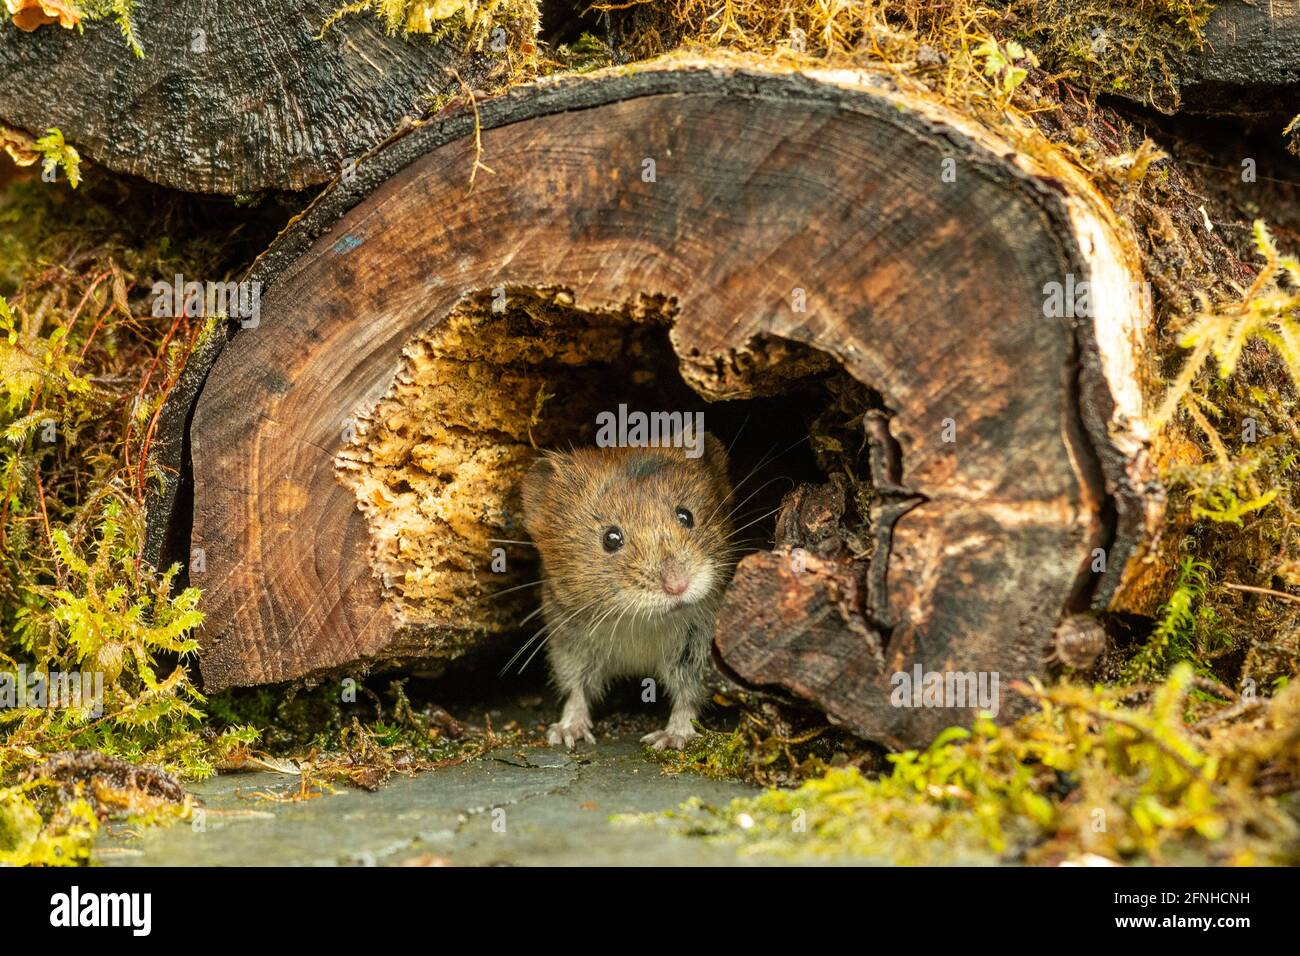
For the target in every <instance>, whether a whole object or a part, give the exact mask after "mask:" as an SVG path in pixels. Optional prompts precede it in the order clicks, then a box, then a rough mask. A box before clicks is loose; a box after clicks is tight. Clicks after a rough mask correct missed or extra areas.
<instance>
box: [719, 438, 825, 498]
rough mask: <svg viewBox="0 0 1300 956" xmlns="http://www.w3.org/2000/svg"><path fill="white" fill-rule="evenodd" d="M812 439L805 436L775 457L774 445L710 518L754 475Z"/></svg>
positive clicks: (733, 488)
mask: <svg viewBox="0 0 1300 956" xmlns="http://www.w3.org/2000/svg"><path fill="white" fill-rule="evenodd" d="M810 437H811V436H809V435H805V436H804V437H803V438H800V439H799V440H798V441H796V442H795V443H794V444H792V445H789V446H787V447H786V448H784V449H783V450H781V451H779V452H777V453H776V454H775V455H773V454H772V451H773V449H775V448H776V446H775V445H773V446H772V448H769V449H768V450H767V451H766V452H764V454H763V456H762V457H761V458H760V459H759V460H758V463H757V464H756V465H754V467H753V468H751V469H749V473H748V474H747V475H745V477H744V478H741V479H740V481H738V482H736V483H735V484H734V485H733V486H732V488H731V491H729V492H728V493H727V495H726V497H724V498H723V499H722V500H721V501H720V502H718V506H717V507H716V508H714V509H713V512H712V513H711V514H710V515H709V518H710V519H711V518H712V517H713V515H715V514H717V513H718V510H719V509H720V508H721V507H722V506H723V505H724V504H726V503H727V499H728V498H730V497H731V496H732V495H734V494H735V493H736V492H737V491H739V490H740V488H741V486H742V485H744V483H745V482H747V481H749V479H750V478H753V477H754V475H755V474H756V473H757V472H758V471H759V469H761V468H763V467H765V466H766V465H769V464H771V463H772V462H774V461H776V460H777V459H778V458H781V457H783V456H785V455H788V454H789V453H790V452H791V451H793V450H794V449H795V448H798V447H799V446H800V445H802V444H803V443H804V442H806V441H808V439H809V438H810Z"/></svg>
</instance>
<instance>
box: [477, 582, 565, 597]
mask: <svg viewBox="0 0 1300 956" xmlns="http://www.w3.org/2000/svg"><path fill="white" fill-rule="evenodd" d="M549 580H550V578H538V579H537V580H536V581H529V582H528V583H527V584H516V585H515V586H514V587H512V588H502V589H501V590H500V591H493V592H492V593H491V594H489V595H487V596H488V597H490V598H499V597H500V596H501V595H503V594H509V593H510V592H511V591H522V590H523V589H524V588H535V587H537V585H539V584H545V583H546V582H547V581H549Z"/></svg>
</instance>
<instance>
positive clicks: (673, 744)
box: [641, 728, 700, 750]
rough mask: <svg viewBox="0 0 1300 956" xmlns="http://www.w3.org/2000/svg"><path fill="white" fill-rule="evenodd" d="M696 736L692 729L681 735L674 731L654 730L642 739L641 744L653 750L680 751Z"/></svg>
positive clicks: (696, 733) (697, 734)
mask: <svg viewBox="0 0 1300 956" xmlns="http://www.w3.org/2000/svg"><path fill="white" fill-rule="evenodd" d="M698 736H700V735H699V733H698V732H697V731H696V730H695V729H694V728H692V729H690V730H687V731H685V732H682V733H678V732H677V731H674V730H656V731H655V732H654V733H652V734H646V735H645V736H644V737H642V738H641V743H643V744H649V745H650V746H651V747H653V748H654V749H655V750H682V749H684V748H685V747H686V744H687V742H689V741H691V740H694V739H695V738H696V737H698Z"/></svg>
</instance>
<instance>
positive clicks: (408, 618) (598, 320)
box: [334, 287, 879, 668]
mask: <svg viewBox="0 0 1300 956" xmlns="http://www.w3.org/2000/svg"><path fill="white" fill-rule="evenodd" d="M674 317H675V309H674V307H673V305H672V303H671V301H670V300H668V299H667V298H665V297H663V296H660V295H653V294H642V295H638V296H635V297H633V298H632V299H630V300H629V301H628V302H627V303H625V304H624V305H623V306H622V307H621V308H618V309H595V310H587V309H583V308H581V307H579V306H578V305H577V304H576V303H575V301H574V296H573V293H572V291H571V290H567V289H524V288H516V287H511V288H506V287H498V288H497V289H493V290H482V291H480V292H477V293H473V294H471V295H469V296H467V297H466V298H465V299H464V300H463V301H462V302H460V303H458V304H457V305H456V307H454V308H453V309H452V310H451V312H450V314H449V315H448V316H447V318H446V319H445V320H444V321H442V322H440V323H438V324H437V325H436V326H435V327H434V328H433V329H432V330H430V331H428V332H424V333H421V334H419V335H417V336H415V337H414V338H413V339H412V340H411V341H410V342H408V343H407V344H406V345H405V346H404V348H403V350H402V352H403V359H402V364H401V368H400V370H399V371H398V373H397V374H396V375H395V376H394V378H393V382H392V385H391V386H390V387H389V388H388V390H387V391H386V393H385V394H384V396H383V397H382V398H381V399H380V400H379V401H378V403H376V404H373V405H368V406H365V407H359V408H358V409H356V412H355V414H354V415H353V416H352V417H351V418H349V419H348V420H346V421H345V422H344V423H343V428H342V433H343V434H342V438H343V447H342V449H341V450H340V451H339V453H338V455H337V456H336V458H335V462H334V467H335V473H336V477H337V478H338V480H339V481H340V482H341V483H342V484H343V485H344V486H345V487H347V488H348V489H350V490H351V491H352V492H353V494H354V495H355V496H356V501H357V507H358V508H359V509H360V511H361V513H362V514H363V515H364V516H365V519H366V527H367V531H368V538H369V557H370V562H371V566H372V567H373V568H374V572H375V576H376V578H377V579H378V580H379V582H380V584H381V586H382V589H383V593H384V599H385V602H386V604H387V606H388V610H389V613H390V614H391V615H392V619H393V621H394V623H395V626H396V627H398V628H401V629H404V630H408V631H411V632H412V633H415V632H421V631H424V632H430V633H433V634H437V635H439V637H440V640H439V642H438V643H439V647H440V654H441V655H442V656H444V657H445V658H447V659H451V658H454V657H456V656H458V655H460V654H462V653H465V652H469V651H473V652H475V659H476V660H482V659H492V658H495V657H499V656H501V655H502V654H504V653H505V651H506V650H509V649H512V648H513V638H514V636H515V633H514V632H515V631H516V630H517V627H518V625H519V623H520V621H521V620H523V619H526V618H527V617H528V612H530V611H531V610H533V609H535V607H536V604H537V591H536V589H535V587H534V586H533V585H532V583H531V582H533V581H535V580H536V579H537V578H538V566H537V563H536V561H535V558H534V555H533V552H532V549H531V546H529V545H528V544H527V543H526V541H525V540H524V535H525V533H524V531H523V524H522V519H521V514H520V510H519V501H518V488H519V484H520V480H521V479H522V476H523V473H524V471H525V470H526V469H527V467H528V465H529V464H530V463H531V461H532V460H533V458H534V457H535V455H536V454H537V451H536V449H541V448H553V449H563V448H568V447H576V446H583V445H590V444H592V441H593V436H594V435H595V432H596V424H595V423H596V420H597V415H598V414H600V413H603V412H609V413H614V414H617V409H618V407H619V406H624V407H625V408H626V409H627V411H628V412H631V413H636V412H645V413H647V414H651V413H655V412H668V413H670V414H678V415H693V414H695V413H696V412H699V413H700V414H702V415H703V416H704V418H703V421H704V423H705V427H706V428H707V429H708V430H709V431H711V432H712V433H714V434H716V435H718V436H719V437H720V438H722V439H723V440H724V441H725V442H726V443H727V444H728V445H729V447H730V456H731V459H732V461H733V463H734V466H735V467H734V469H733V470H734V471H735V474H734V476H733V480H734V481H736V482H737V484H738V487H737V489H736V491H737V493H736V497H735V498H734V499H733V501H732V503H731V506H732V507H735V508H737V513H738V520H737V522H736V523H737V525H738V526H745V533H744V536H743V540H745V541H747V542H750V545H749V548H748V550H751V551H758V550H763V549H765V548H766V547H770V545H771V542H772V538H773V535H774V533H775V527H776V524H777V517H776V515H777V512H778V511H779V510H781V509H780V504H781V501H782V498H783V497H784V496H785V495H786V494H787V493H788V492H790V491H791V490H792V489H795V488H801V487H813V486H816V485H819V484H820V483H822V482H824V481H826V480H828V474H838V475H839V478H838V479H836V480H837V481H847V480H849V479H848V475H849V474H852V473H857V474H860V475H863V476H864V477H865V475H866V474H867V471H868V465H867V462H866V456H865V454H864V453H862V445H863V443H862V435H861V425H860V422H861V416H862V414H863V411H864V409H865V408H867V407H868V406H869V405H875V404H878V401H879V400H878V398H877V397H875V396H874V395H873V394H872V393H871V392H870V390H869V389H867V388H865V387H864V386H862V385H860V384H859V383H857V382H854V381H853V379H852V378H850V377H849V376H848V375H847V374H845V373H844V371H843V370H842V369H841V368H839V367H838V366H837V365H836V363H835V362H834V360H833V359H832V358H831V357H830V356H828V355H825V354H824V353H818V352H816V351H815V350H811V349H808V348H806V347H803V346H800V345H798V344H797V343H790V342H775V341H774V342H771V343H768V344H767V347H766V348H764V349H762V351H763V353H764V354H765V356H766V357H765V359H764V361H763V362H762V363H757V364H755V365H753V366H752V367H751V368H749V369H748V370H746V372H744V373H742V374H741V375H740V376H738V379H737V394H736V397H733V398H732V399H730V400H728V401H724V402H709V401H707V400H706V399H705V398H703V397H701V396H700V395H698V394H697V393H696V392H695V391H693V390H692V389H691V388H690V387H689V386H688V385H687V384H686V382H685V380H684V379H683V378H682V376H681V373H680V369H679V364H678V359H677V356H676V355H675V354H674V353H673V350H672V345H671V342H670V340H669V333H670V329H671V325H672V322H673V319H674ZM853 484H854V494H853V497H854V500H855V501H856V502H861V503H862V504H863V506H862V507H861V508H859V509H857V510H856V511H852V512H851V513H852V514H854V515H857V516H860V518H861V520H862V521H863V522H865V519H866V514H867V508H866V507H865V502H866V500H867V498H868V496H869V493H870V486H869V482H867V481H864V480H859V481H855V482H853ZM850 504H851V505H852V503H850ZM849 533H850V534H851V535H852V538H853V541H854V543H855V545H856V546H857V549H858V550H859V551H865V550H866V542H867V541H869V529H868V528H867V527H866V526H865V524H863V525H862V526H860V527H859V526H856V525H855V526H853V527H852V529H851V530H850V532H849ZM455 635H460V637H461V638H462V639H461V640H456V639H455ZM485 635H501V639H500V640H494V641H489V642H484V640H483V638H484V636H485ZM428 664H429V662H428V661H425V662H424V665H425V667H426V668H427V667H428Z"/></svg>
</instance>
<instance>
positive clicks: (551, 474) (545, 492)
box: [519, 455, 558, 537]
mask: <svg viewBox="0 0 1300 956" xmlns="http://www.w3.org/2000/svg"><path fill="white" fill-rule="evenodd" d="M555 464H556V462H555V458H554V456H552V455H543V456H542V457H541V458H538V459H537V460H536V461H535V462H533V463H532V464H531V465H530V466H529V467H528V472H527V473H526V474H525V475H524V480H523V483H522V484H521V485H520V488H519V492H520V497H521V498H522V499H523V503H524V527H525V528H527V529H528V533H529V534H533V527H534V525H535V524H536V523H537V522H538V521H540V520H541V516H542V512H543V511H545V510H546V503H547V502H548V501H549V500H550V498H551V495H552V494H553V493H554V491H555V484H556V481H557V480H558V478H557V471H556V467H555ZM534 537H536V535H534Z"/></svg>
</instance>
